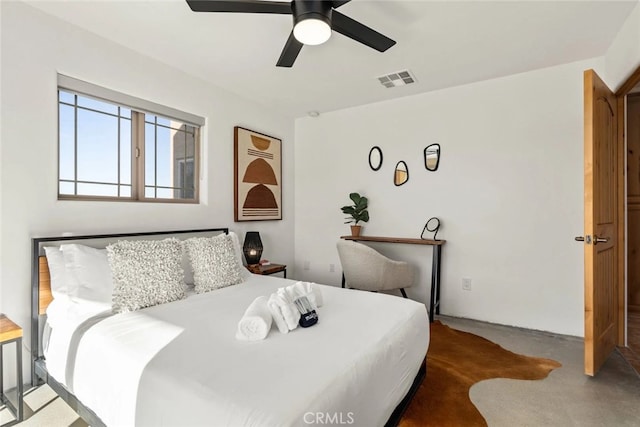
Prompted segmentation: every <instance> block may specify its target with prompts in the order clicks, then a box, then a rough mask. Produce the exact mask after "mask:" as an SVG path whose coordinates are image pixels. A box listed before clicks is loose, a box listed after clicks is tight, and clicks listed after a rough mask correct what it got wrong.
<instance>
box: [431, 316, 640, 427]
mask: <svg viewBox="0 0 640 427" xmlns="http://www.w3.org/2000/svg"><path fill="white" fill-rule="evenodd" d="M440 320H441V321H442V323H444V324H446V325H448V326H451V327H452V328H455V329H459V330H462V331H467V332H471V333H474V334H476V335H480V336H482V337H485V338H487V339H489V340H491V341H493V342H495V343H497V344H499V345H501V346H502V347H504V348H506V349H507V350H510V351H513V352H515V353H520V354H524V355H527V356H535V357H545V358H549V359H554V360H556V361H558V362H560V363H562V367H561V368H558V369H556V370H554V371H552V372H551V374H549V376H548V377H547V378H546V379H544V380H540V381H520V380H507V379H495V380H488V381H482V382H480V383H478V384H475V385H474V386H473V387H472V388H471V391H470V393H469V394H470V397H471V400H472V401H473V403H474V404H475V405H476V407H477V408H478V409H479V410H480V412H481V413H482V415H483V416H484V417H485V419H486V420H487V423H488V424H489V425H490V426H509V427H512V426H563V427H565V426H581V427H582V426H607V427H608V426H612V427H613V426H615V427H618V426H640V377H639V376H638V375H637V374H636V372H635V371H634V370H633V369H632V368H631V366H630V365H629V364H628V363H627V362H626V360H624V358H623V357H622V356H621V355H620V353H618V352H617V351H616V352H614V353H613V354H612V356H611V357H610V358H609V360H608V361H607V362H606V363H605V365H604V366H603V368H602V370H601V371H600V372H599V373H598V375H596V376H595V377H593V378H591V377H587V376H585V375H584V373H583V369H584V362H583V358H584V353H583V351H584V347H583V341H582V339H578V338H574V337H566V336H556V335H552V334H548V333H544V332H537V331H530V330H526V329H518V328H511V327H507V326H499V325H492V324H488V323H483V322H476V321H472V320H466V319H458V318H450V317H444V316H441V317H440Z"/></svg>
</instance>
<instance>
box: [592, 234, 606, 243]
mask: <svg viewBox="0 0 640 427" xmlns="http://www.w3.org/2000/svg"><path fill="white" fill-rule="evenodd" d="M608 241H609V238H608V237H598V236H595V235H594V236H593V244H594V245H597V244H598V243H607V242H608Z"/></svg>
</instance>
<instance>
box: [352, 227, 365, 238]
mask: <svg viewBox="0 0 640 427" xmlns="http://www.w3.org/2000/svg"><path fill="white" fill-rule="evenodd" d="M361 229H362V226H361V225H352V226H351V236H352V237H358V236H360V230H361Z"/></svg>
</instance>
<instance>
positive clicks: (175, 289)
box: [107, 238, 185, 313]
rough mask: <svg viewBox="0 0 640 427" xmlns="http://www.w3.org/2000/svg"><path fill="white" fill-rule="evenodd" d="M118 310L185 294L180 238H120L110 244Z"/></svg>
mask: <svg viewBox="0 0 640 427" xmlns="http://www.w3.org/2000/svg"><path fill="white" fill-rule="evenodd" d="M107 254H108V258H109V265H110V266H111V271H112V273H113V280H114V283H115V288H114V291H113V309H114V311H115V312H116V313H124V312H128V311H135V310H139V309H141V308H145V307H151V306H154V305H158V304H164V303H167V302H171V301H176V300H179V299H182V298H184V297H185V284H184V272H183V270H182V265H181V259H182V244H181V243H180V241H179V240H178V239H175V238H171V239H164V240H132V241H128V240H121V241H119V242H117V243H114V244H111V245H109V246H107Z"/></svg>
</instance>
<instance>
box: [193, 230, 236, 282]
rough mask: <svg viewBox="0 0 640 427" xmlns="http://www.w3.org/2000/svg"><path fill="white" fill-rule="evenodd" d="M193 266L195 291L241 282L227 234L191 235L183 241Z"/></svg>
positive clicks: (231, 242)
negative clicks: (210, 235) (211, 235)
mask: <svg viewBox="0 0 640 427" xmlns="http://www.w3.org/2000/svg"><path fill="white" fill-rule="evenodd" d="M184 244H185V247H186V249H187V253H188V254H189V259H190V260H191V267H193V279H194V283H195V285H196V288H195V290H196V292H197V293H203V292H209V291H212V290H214V289H220V288H224V287H226V286H231V285H237V284H238V283H241V282H242V276H241V275H240V266H239V265H238V260H237V258H236V253H235V250H234V247H233V240H232V238H231V237H230V236H229V235H227V234H220V235H218V236H215V237H193V238H191V239H188V240H186V241H185V242H184Z"/></svg>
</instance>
